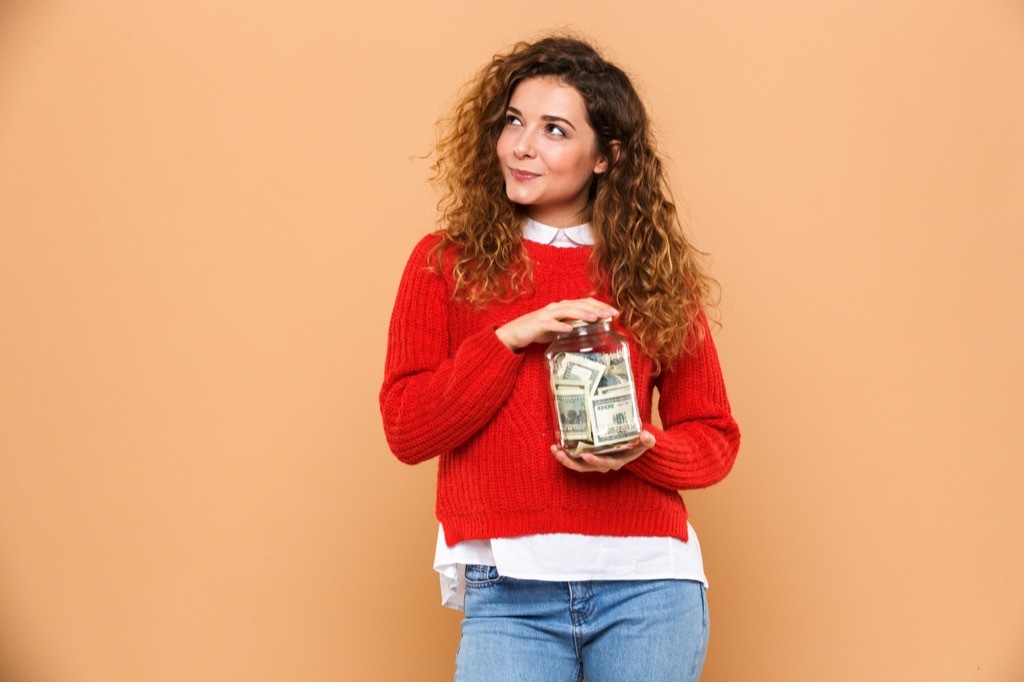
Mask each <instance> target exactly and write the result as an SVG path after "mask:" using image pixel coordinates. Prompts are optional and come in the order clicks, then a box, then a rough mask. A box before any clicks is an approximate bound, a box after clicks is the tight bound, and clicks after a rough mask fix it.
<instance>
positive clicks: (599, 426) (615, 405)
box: [587, 386, 640, 447]
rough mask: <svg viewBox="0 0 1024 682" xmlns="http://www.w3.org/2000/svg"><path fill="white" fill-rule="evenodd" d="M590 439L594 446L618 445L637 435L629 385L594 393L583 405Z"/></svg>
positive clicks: (638, 430)
mask: <svg viewBox="0 0 1024 682" xmlns="http://www.w3.org/2000/svg"><path fill="white" fill-rule="evenodd" d="M587 406H588V407H589V409H590V411H589V412H588V415H587V416H588V418H589V421H590V424H591V434H590V435H591V440H590V442H592V443H593V444H594V446H595V447H597V446H601V445H611V444H613V443H621V442H623V441H628V440H632V439H634V438H636V437H637V436H639V435H640V423H639V420H638V419H637V413H636V402H635V399H634V398H633V390H632V387H630V386H616V387H612V388H605V389H600V390H598V392H597V394H596V395H594V396H593V397H591V399H590V400H589V401H588V402H587Z"/></svg>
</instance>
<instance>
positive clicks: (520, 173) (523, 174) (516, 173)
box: [508, 168, 540, 182]
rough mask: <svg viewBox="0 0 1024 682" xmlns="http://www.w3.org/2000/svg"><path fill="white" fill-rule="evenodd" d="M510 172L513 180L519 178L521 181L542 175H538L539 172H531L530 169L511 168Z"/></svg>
mask: <svg viewBox="0 0 1024 682" xmlns="http://www.w3.org/2000/svg"><path fill="white" fill-rule="evenodd" d="M508 174H509V175H510V176H512V179H513V180H518V181H520V182H525V181H527V180H533V179H534V178H538V177H540V175H538V174H537V173H530V172H528V171H524V170H519V169H517V168H509V169H508Z"/></svg>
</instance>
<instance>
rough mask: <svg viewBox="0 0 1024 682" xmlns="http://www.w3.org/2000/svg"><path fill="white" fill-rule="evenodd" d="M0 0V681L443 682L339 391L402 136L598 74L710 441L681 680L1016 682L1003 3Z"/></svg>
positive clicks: (369, 395) (1016, 202)
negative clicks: (543, 58) (687, 674)
mask: <svg viewBox="0 0 1024 682" xmlns="http://www.w3.org/2000/svg"><path fill="white" fill-rule="evenodd" d="M350 5H351V4H346V3H339V2H336V1H333V0H330V1H329V0H305V1H304V2H297V3H286V2H277V3H271V2H241V1H239V0H215V1H211V0H178V1H176V2H173V3H172V2H164V3H142V2H131V1H129V0H91V1H90V2H78V3H75V2H70V1H67V0H63V1H62V0H51V1H49V2H30V1H29V0H20V1H18V0H0V679H2V680H4V681H8V680H10V681H12V682H122V681H123V682H165V681H166V682H172V681H173V682H181V681H183V680H189V681H197V682H207V681H209V682H214V681H216V682H223V681H225V680H246V681H247V682H262V681H270V680H274V681H278V680H282V681H283V680H289V681H292V680H295V681H302V682H306V681H309V682H319V681H328V680H331V681H333V680H427V681H432V680H445V679H450V675H451V671H452V668H453V663H452V659H453V656H454V651H455V646H456V642H457V639H458V614H456V613H454V612H449V611H448V610H446V609H442V608H441V607H440V606H439V605H438V591H437V581H436V577H435V575H434V574H433V573H432V572H431V570H430V561H431V557H432V550H433V543H434V534H435V528H436V527H435V521H434V519H433V476H434V465H433V464H426V465H423V466H420V467H416V468H409V467H405V466H403V465H400V464H398V463H397V462H396V461H395V460H394V459H393V458H392V457H391V456H390V454H389V453H388V451H387V449H386V447H385V444H384V439H383V436H382V434H381V432H380V426H379V416H378V412H377V403H376V400H377V389H378V386H379V382H380V378H381V368H382V364H383V354H384V346H385V335H386V325H387V319H388V316H389V314H390V302H391V298H392V296H393V294H394V291H395V288H396V286H397V281H398V277H399V274H400V271H401V267H402V264H403V263H404V261H405V258H406V256H407V254H408V252H409V250H410V249H411V247H412V245H413V244H414V242H415V241H416V239H417V238H418V237H419V236H420V235H421V234H422V233H424V232H425V231H427V230H428V229H430V228H431V227H432V224H433V221H434V202H435V200H436V197H435V195H434V193H433V191H432V189H431V188H430V187H429V185H428V184H427V182H426V178H427V175H428V163H427V162H426V161H424V160H423V159H422V158H420V157H422V156H423V155H424V154H425V153H426V152H427V151H428V150H429V148H430V144H431V140H432V139H433V123H434V121H435V119H437V117H438V116H439V115H441V114H442V113H443V112H444V110H445V108H446V106H448V105H449V104H450V103H451V101H452V99H453V97H454V95H455V93H456V91H457V90H458V88H459V86H460V85H461V83H462V82H463V81H464V80H465V79H466V78H467V77H468V76H469V75H470V74H471V73H472V72H473V71H475V70H476V69H477V68H478V67H479V66H480V65H482V64H483V63H484V62H485V61H486V60H487V59H488V58H489V56H490V55H491V54H493V53H494V52H495V51H498V50H501V49H504V48H505V47H507V46H508V45H509V44H510V43H511V42H512V41H514V40H516V39H519V38H523V37H531V36H535V35H537V34H538V32H540V31H542V30H544V29H547V28H552V27H559V26H574V27H576V28H577V29H579V30H580V31H583V32H585V33H586V34H587V35H589V36H590V37H591V38H593V39H594V40H595V41H596V42H598V43H599V44H602V45H603V46H604V47H605V48H606V50H607V53H608V55H609V56H610V57H612V58H613V59H615V60H617V61H619V62H620V63H622V64H623V65H624V66H625V67H626V68H627V69H628V70H629V71H630V72H632V73H633V74H635V76H636V79H637V81H638V82H639V84H640V85H641V87H642V89H643V91H644V93H645V96H646V98H647V100H648V101H649V103H650V106H651V109H652V111H653V113H654V117H655V120H656V122H657V125H658V131H659V139H660V141H661V147H662V150H663V152H664V154H665V156H666V157H667V159H668V162H669V167H670V170H671V173H672V178H673V181H674V185H675V187H676V188H677V195H678V197H679V198H681V199H682V200H684V201H685V202H686V204H687V205H688V207H689V215H690V218H689V219H690V222H691V229H692V234H693V235H694V237H695V239H696V241H697V242H698V243H699V244H700V245H701V246H702V247H704V248H705V249H707V250H709V251H710V252H711V253H712V254H713V261H712V264H713V269H714V272H715V274H716V275H717V277H718V278H719V279H720V281H721V282H722V285H723V300H722V306H721V316H722V320H723V323H724V326H723V327H722V329H721V330H720V332H719V333H718V336H717V339H718V343H719V347H720V352H721V356H722V358H723V364H724V371H725V373H726V378H727V381H728V382H729V387H730V395H731V398H732V401H733V405H734V409H735V412H736V415H737V417H738V419H739V420H740V423H741V426H742V427H743V430H744V442H743V447H742V449H741V453H740V458H739V460H738V462H737V466H736V469H735V471H734V472H733V474H732V475H731V476H730V477H729V478H728V479H727V480H726V481H725V482H724V483H723V484H721V485H719V486H717V487H715V488H712V489H709V490H707V491H699V492H693V493H690V494H688V495H687V500H688V502H689V504H690V506H691V507H692V511H693V518H694V523H695V525H696V526H697V528H698V530H699V532H700V536H701V540H702V544H703V545H704V549H705V554H706V561H707V570H708V573H709V576H710V579H711V582H712V588H711V591H710V593H709V597H710V600H711V603H712V608H713V635H712V643H711V649H710V654H709V659H708V663H707V667H706V674H705V677H704V679H705V680H709V681H711V682H719V681H733V680H739V681H746V680H760V681H765V680H767V681H779V682H782V681H785V682H793V681H812V680H813V681H817V680H831V681H834V682H845V681H853V680H857V681H860V680H872V681H874V680H930V681H934V682H945V681H950V682H953V681H957V682H959V681H962V680H987V681H999V682H1002V681H1009V680H1021V679H1024V646H1022V642H1024V581H1022V580H1021V576H1022V575H1024V511H1022V506H1021V498H1022V496H1024V428H1022V419H1021V415H1020V413H1021V408H1022V407H1024V405H1022V402H1024V401H1022V388H1024V360H1022V355H1021V350H1022V347H1024V324H1022V316H1021V302H1022V293H1024V291H1022V289H1024V286H1022V277H1021V271H1022V270H1021V269H1022V266H1024V236H1022V235H1024V198H1022V197H1024V192H1022V188H1024V3H1021V2H1020V1H1019V0H1015V1H1011V0H1001V1H1000V0H897V1H895V2H893V1H892V0H867V1H862V2H857V3H823V2H819V1H816V0H791V1H789V2H784V3H766V2H754V1H752V0H746V1H737V2H696V1H690V0H687V1H685V2H678V3H669V2H662V3H657V4H647V3H644V2H639V3H631V4H629V5H628V11H626V10H624V9H623V6H622V4H621V3H608V4H607V5H603V4H600V3H593V2H582V1H578V0H571V1H566V2H561V3H557V4H554V5H552V4H551V3H542V2H536V1H534V0H527V1H526V2H523V3H518V4H517V3H512V4H506V3H502V4H495V5H493V6H492V5H488V6H486V7H485V6H483V5H482V4H481V3H475V4H469V3H461V2H453V1H451V0H441V1H437V2H431V3H411V2H407V3H393V2H382V3H378V4H374V5H371V4H369V3H360V5H359V6H358V8H356V9H352V8H349V7H350Z"/></svg>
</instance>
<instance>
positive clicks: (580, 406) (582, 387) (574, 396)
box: [551, 351, 641, 455]
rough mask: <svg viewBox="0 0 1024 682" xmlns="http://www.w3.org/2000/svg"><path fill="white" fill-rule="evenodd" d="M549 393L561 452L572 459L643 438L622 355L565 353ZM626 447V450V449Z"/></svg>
mask: <svg viewBox="0 0 1024 682" xmlns="http://www.w3.org/2000/svg"><path fill="white" fill-rule="evenodd" d="M551 363H552V368H551V391H552V394H553V396H554V400H555V412H556V415H557V419H558V428H559V431H560V432H561V435H562V437H561V441H562V446H563V447H565V448H566V449H567V450H568V449H570V448H574V449H573V450H570V452H572V453H573V454H576V455H578V454H580V453H582V452H584V451H586V450H594V449H602V450H604V449H608V448H609V447H612V448H613V449H614V446H615V445H616V444H625V443H628V442H629V441H630V440H633V439H635V438H636V437H638V436H639V435H640V428H641V427H640V423H639V418H638V415H637V406H636V396H635V393H634V389H633V379H632V375H631V373H630V368H629V360H628V357H627V356H626V354H625V353H624V352H622V351H613V352H607V353H600V352H587V353H578V352H564V353H560V354H558V355H557V356H555V357H554V358H552V360H551ZM625 447H628V445H626V446H625Z"/></svg>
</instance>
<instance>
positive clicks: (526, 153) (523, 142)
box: [512, 129, 534, 159]
mask: <svg viewBox="0 0 1024 682" xmlns="http://www.w3.org/2000/svg"><path fill="white" fill-rule="evenodd" d="M512 152H513V153H514V154H515V155H516V158H519V159H524V158H529V157H531V156H533V152H534V148H533V137H532V136H531V134H530V131H529V130H526V129H523V130H522V131H520V133H519V136H518V137H517V138H516V141H515V144H514V145H513V146H512Z"/></svg>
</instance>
